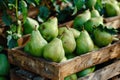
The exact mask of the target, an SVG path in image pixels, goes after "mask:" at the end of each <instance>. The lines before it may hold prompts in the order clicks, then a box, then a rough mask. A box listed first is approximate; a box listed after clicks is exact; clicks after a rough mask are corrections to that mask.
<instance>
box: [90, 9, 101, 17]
mask: <svg viewBox="0 0 120 80" xmlns="http://www.w3.org/2000/svg"><path fill="white" fill-rule="evenodd" d="M99 16H100V14H99V12H98V10H96V9H94V8H93V10H92V11H91V17H92V18H93V17H99Z"/></svg>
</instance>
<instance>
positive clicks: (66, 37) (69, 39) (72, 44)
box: [58, 27, 76, 55]
mask: <svg viewBox="0 0 120 80" xmlns="http://www.w3.org/2000/svg"><path fill="white" fill-rule="evenodd" d="M59 32H60V33H59V35H58V36H59V37H60V39H61V40H62V44H63V48H64V50H65V54H66V55H69V54H71V53H72V52H73V51H74V50H75V48H76V41H75V38H74V35H73V33H72V32H71V31H70V30H69V28H66V27H61V28H59Z"/></svg>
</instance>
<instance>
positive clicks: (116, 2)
mask: <svg viewBox="0 0 120 80" xmlns="http://www.w3.org/2000/svg"><path fill="white" fill-rule="evenodd" d="M110 2H111V3H113V4H118V1H117V0H110Z"/></svg>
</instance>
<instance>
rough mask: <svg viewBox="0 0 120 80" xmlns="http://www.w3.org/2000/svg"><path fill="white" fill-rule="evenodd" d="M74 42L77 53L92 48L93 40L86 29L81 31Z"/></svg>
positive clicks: (79, 53) (85, 51) (82, 52)
mask: <svg viewBox="0 0 120 80" xmlns="http://www.w3.org/2000/svg"><path fill="white" fill-rule="evenodd" d="M76 44H77V45H76V52H77V54H78V55H81V54H84V53H87V52H89V51H92V50H93V49H94V44H93V41H92V39H91V37H90V35H89V34H88V32H87V31H86V30H83V31H81V33H80V36H79V37H78V38H77V40H76Z"/></svg>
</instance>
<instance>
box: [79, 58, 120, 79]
mask: <svg viewBox="0 0 120 80" xmlns="http://www.w3.org/2000/svg"><path fill="white" fill-rule="evenodd" d="M118 74H120V60H119V61H116V62H114V63H112V64H111V65H108V66H106V67H104V68H102V69H100V70H97V71H96V72H94V73H91V74H89V75H88V76H85V77H83V78H79V79H78V80H108V79H110V78H112V77H114V76H116V75H118Z"/></svg>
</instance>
